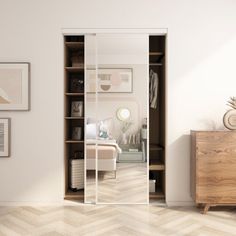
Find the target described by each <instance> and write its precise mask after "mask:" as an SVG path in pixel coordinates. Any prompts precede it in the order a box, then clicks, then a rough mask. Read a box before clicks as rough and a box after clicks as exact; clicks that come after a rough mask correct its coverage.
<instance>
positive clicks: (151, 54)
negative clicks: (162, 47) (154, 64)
mask: <svg viewBox="0 0 236 236" xmlns="http://www.w3.org/2000/svg"><path fill="white" fill-rule="evenodd" d="M163 55H164V53H163V52H149V56H163Z"/></svg>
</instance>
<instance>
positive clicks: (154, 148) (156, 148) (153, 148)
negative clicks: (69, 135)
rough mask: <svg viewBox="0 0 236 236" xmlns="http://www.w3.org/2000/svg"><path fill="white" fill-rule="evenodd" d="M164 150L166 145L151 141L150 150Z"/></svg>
mask: <svg viewBox="0 0 236 236" xmlns="http://www.w3.org/2000/svg"><path fill="white" fill-rule="evenodd" d="M162 150H164V147H163V146H161V145H159V144H153V143H151V144H150V145H149V151H162Z"/></svg>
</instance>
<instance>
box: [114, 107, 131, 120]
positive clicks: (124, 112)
mask: <svg viewBox="0 0 236 236" xmlns="http://www.w3.org/2000/svg"><path fill="white" fill-rule="evenodd" d="M116 117H117V119H119V120H120V121H127V120H129V119H130V110H129V109H128V108H119V109H118V110H117V112H116Z"/></svg>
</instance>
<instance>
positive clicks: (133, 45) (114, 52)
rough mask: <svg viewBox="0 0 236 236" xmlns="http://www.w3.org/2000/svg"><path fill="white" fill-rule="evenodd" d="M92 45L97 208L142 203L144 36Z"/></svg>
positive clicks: (102, 39) (103, 37)
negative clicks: (93, 48)
mask: <svg viewBox="0 0 236 236" xmlns="http://www.w3.org/2000/svg"><path fill="white" fill-rule="evenodd" d="M96 41H97V43H96V44H97V68H98V70H97V86H96V88H97V112H96V118H97V146H96V148H97V178H96V180H97V203H120V204H122V203H129V204H141V203H147V202H148V166H147V155H146V153H147V152H146V149H147V143H146V136H145V134H144V133H143V132H142V131H143V130H145V129H143V128H145V127H147V117H148V86H149V84H148V81H149V80H148V73H149V71H148V50H149V49H148V36H147V35H144V34H140V35H139V34H97V39H96ZM95 72H96V71H94V69H93V71H90V72H89V73H91V74H92V75H93V74H95ZM92 75H91V76H90V77H88V73H87V79H88V80H89V81H87V83H89V84H90V86H91V87H92V88H94V87H95V86H94V80H91V79H90V78H94V77H93V76H92ZM95 94H96V93H95ZM87 96H88V94H87ZM93 101H96V99H94V98H93ZM87 105H89V104H88V103H87ZM89 110H91V108H88V107H87V111H89ZM93 153H95V152H93ZM87 154H88V153H87ZM87 180H88V178H87Z"/></svg>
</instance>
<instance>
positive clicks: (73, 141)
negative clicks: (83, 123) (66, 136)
mask: <svg viewBox="0 0 236 236" xmlns="http://www.w3.org/2000/svg"><path fill="white" fill-rule="evenodd" d="M65 143H84V140H66V141H65Z"/></svg>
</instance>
